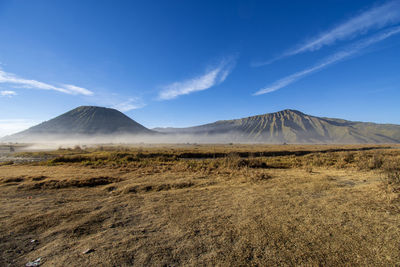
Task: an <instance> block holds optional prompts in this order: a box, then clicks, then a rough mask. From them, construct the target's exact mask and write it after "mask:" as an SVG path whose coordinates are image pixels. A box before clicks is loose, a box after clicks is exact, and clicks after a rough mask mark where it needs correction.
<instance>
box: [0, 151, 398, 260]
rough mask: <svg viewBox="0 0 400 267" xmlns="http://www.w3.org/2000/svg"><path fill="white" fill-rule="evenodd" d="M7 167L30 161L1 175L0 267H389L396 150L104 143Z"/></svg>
mask: <svg viewBox="0 0 400 267" xmlns="http://www.w3.org/2000/svg"><path fill="white" fill-rule="evenodd" d="M14 156H17V157H29V158H34V157H36V158H37V159H38V160H39V159H40V161H39V162H33V163H13V164H12V165H7V164H3V165H2V166H0V205H1V209H0V266H21V265H22V266H23V265H24V264H26V263H27V262H28V261H31V260H33V259H36V258H38V257H41V258H42V262H43V264H44V265H48V266H97V265H98V266H198V265H206V266H214V265H217V266H282V265H284V266H293V265H305V266H308V265H310V266H315V265H318V266H320V265H323V266H325V265H327V266H343V265H358V266H360V265H361V266H364V265H369V266H396V265H399V264H400V250H399V244H400V233H399V231H398V229H399V227H400V209H399V208H398V207H400V149H399V147H393V148H389V147H387V146H371V145H368V146H355V145H350V146H326V145H318V146H305V145H302V146H297V145H293V146H291V145H285V146H276V145H270V146H267V145H235V144H230V145H174V146H172V145H165V146H161V145H159V146H153V145H151V146H150V145H149V146H144V145H143V146H125V147H121V146H105V145H104V146H102V147H90V148H89V147H83V146H82V147H75V148H73V149H62V148H60V149H59V150H55V151H47V152H31V153H30V152H24V153H19V154H16V155H14ZM382 177H383V178H382ZM33 239H34V240H35V241H34V242H31V240H33ZM88 249H92V250H91V253H88V254H83V253H82V252H83V251H86V250H88Z"/></svg>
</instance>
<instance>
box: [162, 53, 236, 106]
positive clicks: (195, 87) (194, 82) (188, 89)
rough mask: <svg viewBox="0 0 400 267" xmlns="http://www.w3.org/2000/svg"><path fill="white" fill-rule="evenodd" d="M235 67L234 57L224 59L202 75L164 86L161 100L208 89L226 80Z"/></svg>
mask: <svg viewBox="0 0 400 267" xmlns="http://www.w3.org/2000/svg"><path fill="white" fill-rule="evenodd" d="M233 67H234V59H228V60H224V61H222V62H221V63H220V64H219V65H218V66H217V67H214V68H212V69H210V70H208V71H206V73H204V74H203V75H201V76H198V77H194V78H192V79H188V80H185V81H180V82H174V83H172V84H169V85H167V86H164V87H163V89H162V90H161V92H160V93H159V96H158V98H159V99H160V100H170V99H174V98H177V97H178V96H181V95H188V94H191V93H194V92H198V91H203V90H207V89H209V88H211V87H213V86H215V85H218V84H220V83H222V82H223V81H225V79H226V78H227V77H228V75H229V74H230V72H231V70H232V69H233Z"/></svg>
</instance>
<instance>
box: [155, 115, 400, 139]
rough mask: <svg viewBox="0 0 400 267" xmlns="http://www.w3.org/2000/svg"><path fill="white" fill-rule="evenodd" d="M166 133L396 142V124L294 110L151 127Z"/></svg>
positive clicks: (398, 132) (398, 134)
mask: <svg viewBox="0 0 400 267" xmlns="http://www.w3.org/2000/svg"><path fill="white" fill-rule="evenodd" d="M153 130H155V131H158V132H163V133H169V134H194V135H202V136H204V135H206V136H213V135H221V134H224V135H227V136H229V137H230V138H231V139H232V140H233V141H246V140H247V141H249V142H266V143H338V144H348V143H398V142H400V125H394V124H376V123H367V122H353V121H347V120H342V119H331V118H321V117H315V116H311V115H306V114H304V113H302V112H300V111H297V110H291V109H286V110H282V111H279V112H274V113H268V114H264V115H257V116H252V117H247V118H242V119H236V120H221V121H217V122H214V123H210V124H205V125H200V126H195V127H189V128H155V129H153Z"/></svg>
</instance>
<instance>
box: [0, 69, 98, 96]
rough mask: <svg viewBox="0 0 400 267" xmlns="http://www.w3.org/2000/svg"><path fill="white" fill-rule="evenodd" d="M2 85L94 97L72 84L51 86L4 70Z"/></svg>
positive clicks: (86, 90)
mask: <svg viewBox="0 0 400 267" xmlns="http://www.w3.org/2000/svg"><path fill="white" fill-rule="evenodd" d="M0 83H4V84H13V85H17V86H20V87H24V88H33V89H41V90H53V91H57V92H61V93H65V94H70V95H86V96H90V95H93V92H92V91H90V90H88V89H86V88H82V87H78V86H75V85H71V84H64V85H61V86H55V85H51V84H48V83H44V82H40V81H36V80H30V79H24V78H21V77H18V76H17V75H15V74H13V73H9V72H5V71H3V70H2V69H0Z"/></svg>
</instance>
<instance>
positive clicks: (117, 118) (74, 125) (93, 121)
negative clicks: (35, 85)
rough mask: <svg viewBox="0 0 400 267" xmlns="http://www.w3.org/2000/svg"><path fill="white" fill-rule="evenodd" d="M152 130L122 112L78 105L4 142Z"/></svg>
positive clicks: (9, 137)
mask: <svg viewBox="0 0 400 267" xmlns="http://www.w3.org/2000/svg"><path fill="white" fill-rule="evenodd" d="M151 133H154V132H153V131H151V130H149V129H147V128H146V127H144V126H143V125H141V124H139V123H137V122H135V121H134V120H132V119H131V118H129V117H128V116H126V115H125V114H123V113H122V112H120V111H118V110H115V109H112V108H104V107H95V106H81V107H78V108H75V109H73V110H71V111H68V112H66V113H64V114H62V115H60V116H58V117H56V118H54V119H51V120H49V121H45V122H43V123H41V124H38V125H36V126H33V127H31V128H29V129H27V130H25V131H23V132H20V133H17V134H14V135H11V136H8V137H7V138H6V139H8V140H10V139H16V140H18V139H21V138H22V139H24V138H29V137H32V136H35V137H41V136H66V137H70V136H77V135H88V136H89V135H116V134H133V135H135V134H151Z"/></svg>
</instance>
